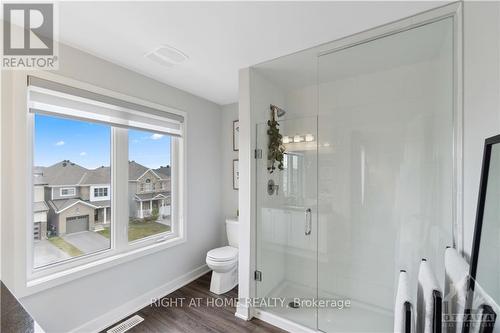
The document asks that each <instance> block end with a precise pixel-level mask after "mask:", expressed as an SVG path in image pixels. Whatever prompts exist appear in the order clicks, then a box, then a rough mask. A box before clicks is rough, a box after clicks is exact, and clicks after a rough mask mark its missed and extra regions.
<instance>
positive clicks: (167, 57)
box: [144, 45, 189, 67]
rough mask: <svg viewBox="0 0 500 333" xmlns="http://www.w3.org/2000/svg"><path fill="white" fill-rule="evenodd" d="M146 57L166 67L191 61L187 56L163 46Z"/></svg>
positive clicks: (170, 47) (172, 48)
mask: <svg viewBox="0 0 500 333" xmlns="http://www.w3.org/2000/svg"><path fill="white" fill-rule="evenodd" d="M144 57H145V58H147V59H149V60H152V61H154V62H156V63H157V64H160V65H162V66H165V67H172V66H174V65H178V64H181V63H183V62H184V61H186V60H188V59H189V57H188V56H187V55H186V54H184V53H183V52H181V51H179V50H177V49H176V48H174V47H172V46H168V45H161V46H159V47H157V48H156V49H154V50H153V51H151V52H148V53H146V54H145V55H144Z"/></svg>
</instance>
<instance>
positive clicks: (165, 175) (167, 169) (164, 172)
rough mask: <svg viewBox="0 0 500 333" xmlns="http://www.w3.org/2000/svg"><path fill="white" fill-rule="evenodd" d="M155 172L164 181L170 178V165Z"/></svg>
mask: <svg viewBox="0 0 500 333" xmlns="http://www.w3.org/2000/svg"><path fill="white" fill-rule="evenodd" d="M155 172H156V173H157V174H158V175H159V176H160V177H161V178H163V179H166V178H170V174H171V173H170V165H167V166H162V167H159V168H158V169H155Z"/></svg>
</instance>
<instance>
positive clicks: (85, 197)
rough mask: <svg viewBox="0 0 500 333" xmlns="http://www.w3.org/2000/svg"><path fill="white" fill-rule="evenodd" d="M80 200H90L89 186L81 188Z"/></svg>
mask: <svg viewBox="0 0 500 333" xmlns="http://www.w3.org/2000/svg"><path fill="white" fill-rule="evenodd" d="M80 198H81V199H82V200H90V187H89V186H81V187H80Z"/></svg>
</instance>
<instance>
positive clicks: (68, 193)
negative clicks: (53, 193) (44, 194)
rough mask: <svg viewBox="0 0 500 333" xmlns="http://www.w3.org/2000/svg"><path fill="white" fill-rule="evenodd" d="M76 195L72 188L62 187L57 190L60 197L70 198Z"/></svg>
mask: <svg viewBox="0 0 500 333" xmlns="http://www.w3.org/2000/svg"><path fill="white" fill-rule="evenodd" d="M75 193H76V189H75V188H74V187H63V188H61V189H60V190H59V195H60V196H61V197H72V196H74V195H75Z"/></svg>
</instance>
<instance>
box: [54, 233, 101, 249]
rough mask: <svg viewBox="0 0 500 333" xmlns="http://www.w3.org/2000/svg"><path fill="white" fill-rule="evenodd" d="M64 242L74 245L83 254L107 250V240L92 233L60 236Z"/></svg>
mask: <svg viewBox="0 0 500 333" xmlns="http://www.w3.org/2000/svg"><path fill="white" fill-rule="evenodd" d="M62 239H64V240H65V241H66V242H68V243H70V244H72V245H74V246H75V247H77V248H78V249H80V251H82V252H83V253H92V252H97V251H100V250H104V249H108V248H109V245H110V243H109V239H107V238H106V237H104V236H101V235H99V234H98V233H97V232H93V231H82V232H75V233H73V234H68V235H65V236H62Z"/></svg>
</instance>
